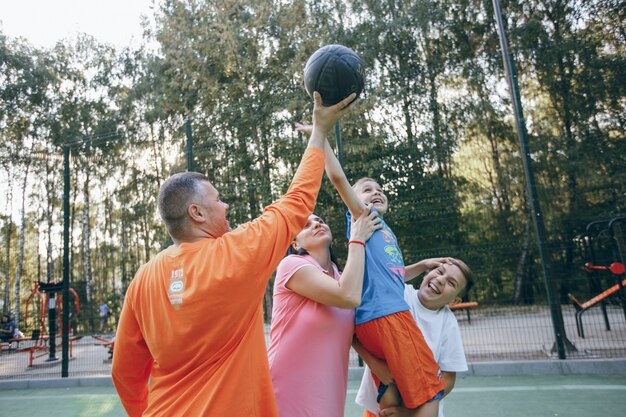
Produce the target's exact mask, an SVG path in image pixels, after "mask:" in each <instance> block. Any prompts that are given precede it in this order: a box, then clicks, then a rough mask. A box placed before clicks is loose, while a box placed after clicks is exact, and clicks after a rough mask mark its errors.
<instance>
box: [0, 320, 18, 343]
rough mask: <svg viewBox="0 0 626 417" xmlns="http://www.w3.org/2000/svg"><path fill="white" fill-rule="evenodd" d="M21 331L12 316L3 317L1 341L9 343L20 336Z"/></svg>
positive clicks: (0, 332)
mask: <svg viewBox="0 0 626 417" xmlns="http://www.w3.org/2000/svg"><path fill="white" fill-rule="evenodd" d="M18 334H19V330H17V326H16V325H15V322H14V321H13V320H11V316H9V315H8V314H3V315H2V328H1V329H0V340H2V341H3V342H8V341H9V340H10V339H14V338H16V337H17V336H18Z"/></svg>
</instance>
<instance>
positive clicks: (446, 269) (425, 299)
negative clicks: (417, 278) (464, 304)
mask: <svg viewBox="0 0 626 417" xmlns="http://www.w3.org/2000/svg"><path fill="white" fill-rule="evenodd" d="M466 285H467V281H466V280H465V276H464V275H463V272H461V270H460V269H459V267H458V266H456V265H452V264H442V265H440V266H439V267H437V268H435V269H433V270H432V271H430V272H429V273H428V274H426V276H425V277H424V280H423V281H422V285H420V291H419V293H418V296H419V299H420V301H421V302H422V305H423V306H424V307H426V308H428V309H431V310H438V309H440V308H442V307H443V306H445V305H448V304H450V303H451V302H452V301H455V302H458V301H460V298H459V293H460V292H461V291H462V290H463V288H465V286H466Z"/></svg>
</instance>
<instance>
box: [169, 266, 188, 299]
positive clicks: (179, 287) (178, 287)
mask: <svg viewBox="0 0 626 417" xmlns="http://www.w3.org/2000/svg"><path fill="white" fill-rule="evenodd" d="M183 277H184V274H183V269H182V268H179V269H175V270H173V271H172V276H171V278H170V285H169V288H168V289H167V293H168V294H167V296H168V298H169V299H170V303H171V304H172V305H173V306H174V307H175V308H176V307H179V306H180V305H181V304H182V303H183V292H184V291H185V281H184V280H183Z"/></svg>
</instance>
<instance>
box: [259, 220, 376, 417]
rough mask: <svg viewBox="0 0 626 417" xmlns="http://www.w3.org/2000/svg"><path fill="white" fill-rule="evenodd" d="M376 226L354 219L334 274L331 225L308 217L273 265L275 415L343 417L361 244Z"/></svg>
mask: <svg viewBox="0 0 626 417" xmlns="http://www.w3.org/2000/svg"><path fill="white" fill-rule="evenodd" d="M379 223H380V220H379V219H378V218H376V217H375V214H374V213H371V214H367V213H364V214H363V215H362V216H361V217H359V218H358V219H356V221H355V223H354V225H353V227H352V234H351V236H350V244H349V245H348V258H347V260H346V266H345V268H344V269H343V271H342V272H339V267H338V266H337V261H336V260H335V258H334V255H333V253H332V250H331V243H332V239H333V236H332V234H331V231H330V227H329V226H328V225H327V224H326V223H325V222H324V221H323V220H322V219H321V218H320V217H319V216H316V215H315V214H312V215H310V216H309V219H308V220H307V222H306V225H305V226H304V228H303V229H302V231H300V233H298V235H297V236H296V238H295V239H294V241H293V243H292V244H291V247H290V253H291V254H290V255H289V256H287V257H286V258H284V259H283V260H282V261H281V262H280V265H278V269H277V270H276V279H275V281H274V308H273V312H272V326H271V330H270V345H269V348H268V358H269V364H270V373H271V375H272V384H273V385H274V393H275V395H276V402H277V404H278V413H279V415H280V416H289V417H306V416H324V417H343V415H344V407H345V403H346V385H347V384H348V359H349V354H350V345H351V344H352V335H353V334H354V308H355V307H356V306H358V305H359V304H360V303H361V290H362V287H363V268H364V260H365V241H367V239H369V237H370V236H371V235H372V233H373V232H374V230H377V229H379V228H380V227H381V226H380V225H379ZM320 400H321V401H320Z"/></svg>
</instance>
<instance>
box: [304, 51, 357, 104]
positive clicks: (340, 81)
mask: <svg viewBox="0 0 626 417" xmlns="http://www.w3.org/2000/svg"><path fill="white" fill-rule="evenodd" d="M363 86H364V80H363V61H361V58H359V56H358V55H357V54H356V52H354V51H353V50H352V49H350V48H348V47H345V46H342V45H326V46H323V47H321V48H320V49H318V50H317V51H315V53H314V54H313V55H311V57H310V58H309V60H308V61H307V63H306V65H305V67H304V87H305V88H306V92H307V93H308V94H309V96H311V97H313V92H314V91H317V92H319V93H320V95H321V96H322V103H323V104H324V106H331V105H333V104H337V103H339V102H340V101H341V100H343V99H344V98H346V97H347V96H349V95H350V94H352V93H356V94H357V97H358V96H359V95H360V94H361V91H363Z"/></svg>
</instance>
